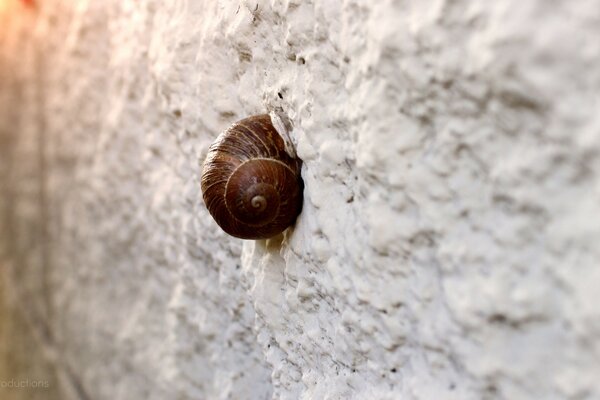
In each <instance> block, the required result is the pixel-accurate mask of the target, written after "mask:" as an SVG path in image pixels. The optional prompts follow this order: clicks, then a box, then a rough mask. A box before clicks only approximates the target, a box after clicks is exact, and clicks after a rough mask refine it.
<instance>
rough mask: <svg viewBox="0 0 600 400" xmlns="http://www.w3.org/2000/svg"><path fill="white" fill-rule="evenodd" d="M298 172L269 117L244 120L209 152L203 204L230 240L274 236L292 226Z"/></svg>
mask: <svg viewBox="0 0 600 400" xmlns="http://www.w3.org/2000/svg"><path fill="white" fill-rule="evenodd" d="M300 168H301V161H300V160H299V159H297V158H296V157H294V156H293V155H291V154H290V152H289V151H286V145H285V142H284V139H283V138H282V137H281V135H280V134H279V132H278V131H277V130H276V129H275V127H274V126H273V124H272V122H271V117H270V116H269V115H267V114H264V115H256V116H252V117H249V118H246V119H243V120H241V121H238V122H236V123H234V124H233V125H232V126H231V127H229V128H228V129H227V130H226V131H224V132H223V133H221V134H220V135H219V136H218V137H217V139H216V140H215V142H214V143H213V144H212V145H211V146H210V148H209V149H208V155H207V156H206V160H205V161H204V166H203V171H202V180H201V186H202V196H203V198H204V203H205V204H206V207H207V208H208V211H209V213H210V214H211V215H212V217H213V218H214V219H215V221H216V222H217V224H218V225H219V226H220V227H221V228H222V229H223V230H224V231H225V232H226V233H228V234H230V235H232V236H235V237H238V238H241V239H266V238H270V237H273V236H275V235H277V234H278V233H280V232H283V231H284V230H285V229H286V228H287V227H289V226H290V225H292V224H293V223H294V221H295V220H296V217H297V216H298V214H299V213H300V211H301V209H302V189H303V182H302V178H301V177H300Z"/></svg>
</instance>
